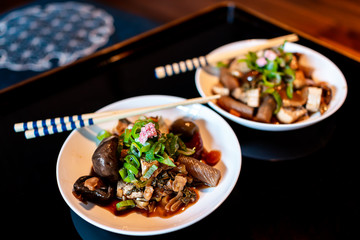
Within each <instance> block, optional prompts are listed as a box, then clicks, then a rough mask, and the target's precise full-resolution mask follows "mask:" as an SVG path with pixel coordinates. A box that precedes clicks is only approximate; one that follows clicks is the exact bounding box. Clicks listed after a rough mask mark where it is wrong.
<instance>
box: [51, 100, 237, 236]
mask: <svg viewBox="0 0 360 240" xmlns="http://www.w3.org/2000/svg"><path fill="white" fill-rule="evenodd" d="M181 100H184V99H182V98H179V97H171V96H162V95H149V96H140V97H133V98H129V99H125V100H121V101H118V102H115V103H113V104H110V105H108V106H106V107H104V108H102V109H101V110H100V111H109V110H116V109H127V108H137V107H144V106H153V105H159V104H164V103H170V102H176V101H181ZM147 115H148V116H159V115H161V116H163V118H164V119H165V121H166V122H167V123H168V124H169V123H171V122H173V121H174V120H176V119H177V118H179V117H183V116H187V117H190V118H192V119H193V120H194V121H195V122H196V124H197V125H198V126H199V128H200V134H201V136H202V138H203V142H204V146H205V148H206V149H208V150H211V149H213V150H220V151H221V154H222V158H221V161H220V162H219V163H218V164H217V165H215V167H216V168H218V169H219V170H220V171H221V179H220V182H219V184H218V186H216V187H214V188H206V189H201V190H199V196H200V197H199V200H198V201H197V202H196V203H195V204H194V205H192V206H190V207H188V208H187V209H186V210H185V211H183V212H182V213H180V214H176V215H174V216H172V217H170V218H160V217H150V218H147V217H144V216H143V215H141V214H136V213H131V214H130V215H128V216H125V217H121V216H115V215H114V214H113V213H110V211H108V210H106V209H104V208H102V207H99V206H97V205H94V204H91V203H88V204H87V205H85V204H83V203H82V202H80V201H79V200H77V199H76V198H75V197H74V196H73V194H72V188H73V184H74V183H75V181H76V180H77V179H78V178H79V177H80V176H83V175H88V174H89V173H90V169H91V166H92V163H91V156H92V154H93V152H94V150H95V149H96V134H97V132H98V131H99V130H100V129H108V130H111V129H112V128H113V127H114V126H115V125H116V121H113V122H108V123H104V124H101V125H98V126H91V127H86V128H82V129H79V130H75V131H73V132H72V133H71V134H70V135H69V137H68V138H67V139H66V141H65V143H64V145H63V146H62V148H61V151H60V154H59V157H58V162H57V166H56V175H57V182H58V186H59V189H60V192H61V195H62V196H63V198H64V200H65V201H66V203H67V204H68V205H69V207H70V208H71V209H72V210H73V211H74V212H75V213H76V214H78V215H79V216H80V217H81V218H83V219H84V220H86V221H87V222H89V223H91V224H93V225H95V226H97V227H100V228H102V229H105V230H108V231H111V232H114V233H120V234H127V235H155V234H162V233H167V232H171V231H175V230H178V229H181V228H184V227H187V226H189V225H191V224H193V223H195V222H197V221H199V220H201V219H202V218H204V217H206V216H207V215H209V214H210V213H211V212H212V211H214V210H215V209H216V208H217V207H218V206H220V204H221V203H222V202H223V201H224V200H225V199H226V198H227V196H228V195H229V194H230V192H231V191H232V189H233V188H234V186H235V184H236V182H237V179H238V177H239V174H240V168H241V161H242V158H241V149H240V145H239V142H238V139H237V137H236V135H235V133H234V132H233V130H232V129H231V127H230V126H229V125H228V124H227V122H226V121H225V120H224V119H223V118H222V117H221V116H219V115H218V114H217V113H215V112H214V111H212V110H211V109H210V108H207V107H205V106H203V105H200V104H194V105H189V106H179V107H177V108H172V109H168V110H162V111H158V112H153V113H149V114H147ZM135 119H136V117H133V118H130V120H135ZM229 143H231V144H229Z"/></svg>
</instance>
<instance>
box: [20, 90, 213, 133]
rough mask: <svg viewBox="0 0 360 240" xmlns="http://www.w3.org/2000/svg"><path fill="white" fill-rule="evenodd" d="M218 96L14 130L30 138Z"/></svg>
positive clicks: (55, 120) (43, 122) (39, 122)
mask: <svg viewBox="0 0 360 240" xmlns="http://www.w3.org/2000/svg"><path fill="white" fill-rule="evenodd" d="M219 97H220V95H213V96H209V97H199V98H192V99H187V100H184V101H180V102H174V103H168V104H162V105H157V106H149V107H144V108H135V109H126V110H117V111H109V112H100V113H87V114H81V115H72V116H66V117H57V118H49V119H45V120H36V121H29V122H22V123H15V124H14V130H15V132H25V138H26V139H31V138H36V137H42V136H46V135H51V134H55V133H60V132H64V131H70V130H73V129H77V128H82V127H86V126H91V125H94V124H99V123H103V122H107V121H112V120H116V119H122V118H127V117H131V116H136V115H141V114H145V113H149V112H154V111H159V110H164V109H169V108H173V107H177V106H185V105H190V104H195V103H206V102H209V101H211V100H214V99H218V98H219Z"/></svg>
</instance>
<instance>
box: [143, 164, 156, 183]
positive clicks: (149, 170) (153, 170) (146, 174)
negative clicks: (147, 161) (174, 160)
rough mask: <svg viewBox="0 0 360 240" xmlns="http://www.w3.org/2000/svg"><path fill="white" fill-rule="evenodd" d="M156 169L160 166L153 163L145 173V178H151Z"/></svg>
mask: <svg viewBox="0 0 360 240" xmlns="http://www.w3.org/2000/svg"><path fill="white" fill-rule="evenodd" d="M156 169H158V167H157V166H156V165H155V164H153V165H152V166H151V167H150V168H149V169H148V170H147V171H146V173H145V174H144V176H143V178H146V179H149V178H150V177H151V175H153V173H154V172H155V171H156Z"/></svg>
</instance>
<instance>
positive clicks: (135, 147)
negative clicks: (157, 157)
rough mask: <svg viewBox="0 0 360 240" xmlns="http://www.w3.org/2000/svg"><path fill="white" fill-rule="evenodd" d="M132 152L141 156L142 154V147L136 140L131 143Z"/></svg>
mask: <svg viewBox="0 0 360 240" xmlns="http://www.w3.org/2000/svg"><path fill="white" fill-rule="evenodd" d="M130 152H131V153H132V154H134V155H135V156H136V157H141V154H142V151H141V147H140V146H139V145H138V144H137V143H136V142H132V143H131V145H130Z"/></svg>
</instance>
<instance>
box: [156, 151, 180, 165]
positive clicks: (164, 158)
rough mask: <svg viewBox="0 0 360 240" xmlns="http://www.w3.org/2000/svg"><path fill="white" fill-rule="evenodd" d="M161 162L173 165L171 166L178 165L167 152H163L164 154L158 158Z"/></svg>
mask: <svg viewBox="0 0 360 240" xmlns="http://www.w3.org/2000/svg"><path fill="white" fill-rule="evenodd" d="M157 160H158V161H159V162H161V163H162V164H165V165H168V166H171V167H176V165H175V164H174V163H173V161H171V159H170V158H169V155H167V154H166V153H165V152H164V154H163V156H162V157H161V156H160V158H159V159H157Z"/></svg>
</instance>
